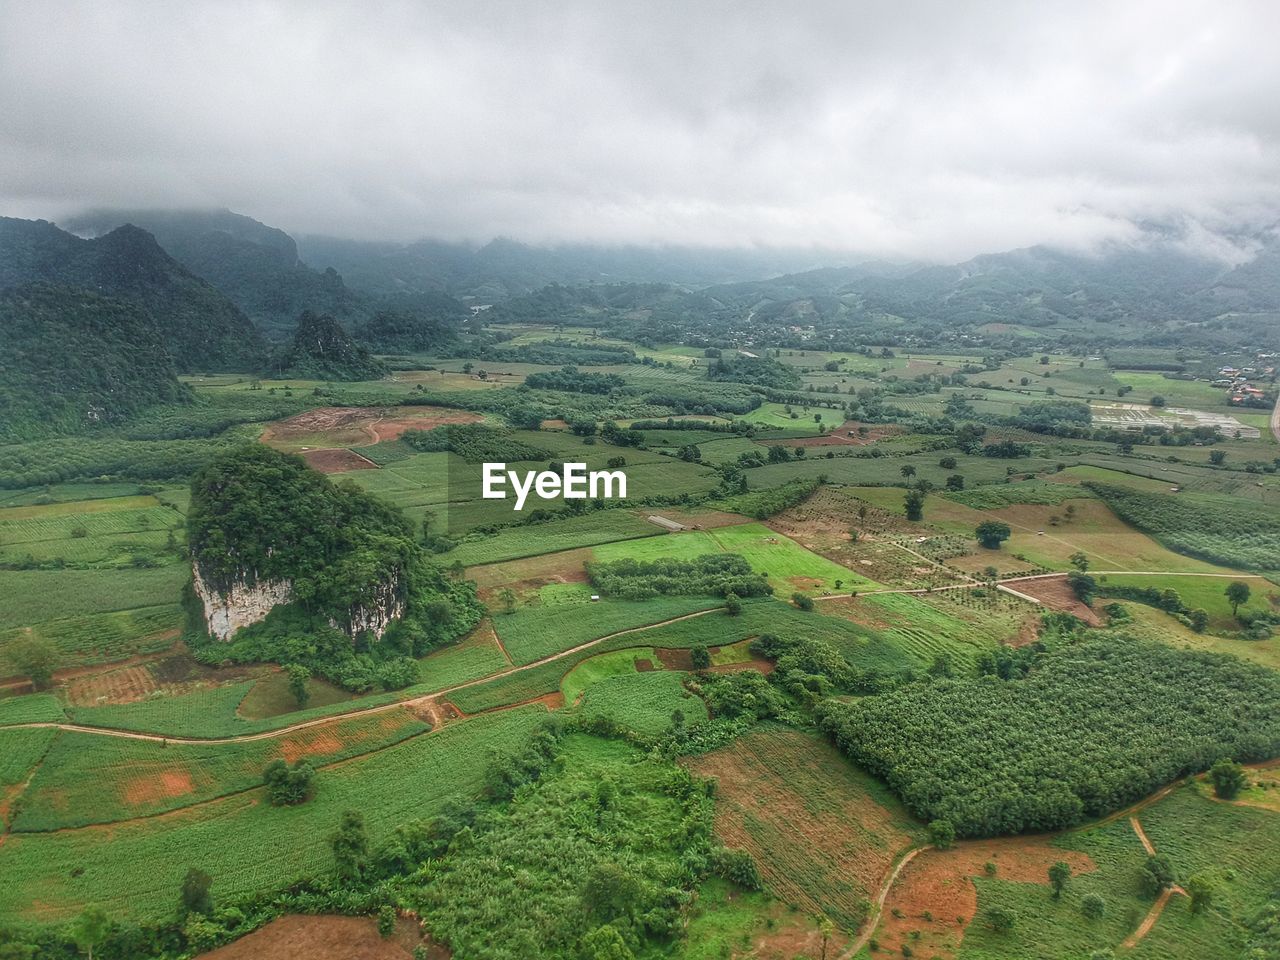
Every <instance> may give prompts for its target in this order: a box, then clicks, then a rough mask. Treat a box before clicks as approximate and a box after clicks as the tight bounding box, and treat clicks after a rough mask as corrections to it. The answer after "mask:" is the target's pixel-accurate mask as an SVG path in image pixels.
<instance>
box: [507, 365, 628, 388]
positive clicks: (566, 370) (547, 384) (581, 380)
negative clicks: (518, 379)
mask: <svg viewBox="0 0 1280 960" xmlns="http://www.w3.org/2000/svg"><path fill="white" fill-rule="evenodd" d="M524 385H525V386H526V387H528V388H529V389H531V390H562V391H564V392H565V393H608V392H609V391H610V390H617V389H619V388H620V387H623V386H626V381H625V380H623V379H622V378H621V377H620V376H618V375H617V374H616V373H588V372H586V371H583V370H579V369H578V368H577V367H574V366H566V367H561V368H560V369H559V370H545V371H543V372H541V373H531V374H529V376H527V377H525V381H524Z"/></svg>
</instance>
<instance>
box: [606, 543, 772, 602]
mask: <svg viewBox="0 0 1280 960" xmlns="http://www.w3.org/2000/svg"><path fill="white" fill-rule="evenodd" d="M587 575H588V576H589V577H590V578H591V582H592V583H594V584H595V585H596V586H597V587H598V588H599V589H600V592H601V593H604V594H607V595H609V596H614V597H623V598H625V599H628V600H643V599H647V598H649V597H659V596H676V595H688V596H694V595H700V594H711V595H713V596H724V595H726V594H729V593H733V594H736V595H737V596H739V597H763V596H766V595H768V594H770V593H772V592H773V587H771V586H770V585H769V583H768V581H767V580H765V578H764V577H763V576H761V575H760V574H758V573H755V572H754V571H752V569H751V564H749V563H748V562H747V561H746V560H745V559H744V558H743V557H742V556H741V555H739V554H736V553H711V554H707V555H706V556H702V557H694V558H693V559H691V560H683V559H680V558H677V557H662V558H660V559H657V560H633V559H631V558H623V559H621V560H610V561H608V562H605V563H588V564H587Z"/></svg>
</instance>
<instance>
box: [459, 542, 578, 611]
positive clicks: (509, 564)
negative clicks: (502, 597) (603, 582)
mask: <svg viewBox="0 0 1280 960" xmlns="http://www.w3.org/2000/svg"><path fill="white" fill-rule="evenodd" d="M590 559H591V548H590V547H580V548H578V549H576V550H563V551H561V552H560V553H549V554H546V555H544V556H540V557H526V558H524V559H522V560H507V561H505V562H503V563H489V564H485V565H483V566H478V567H470V568H468V570H467V576H468V577H469V578H470V579H472V580H474V581H475V582H476V586H477V587H479V588H480V597H481V599H484V600H486V602H488V598H491V597H492V596H494V595H495V594H496V593H497V592H498V591H499V590H501V589H502V588H503V587H510V588H511V589H512V590H514V591H515V592H516V593H520V592H521V591H533V590H537V589H539V588H541V587H545V586H546V585H547V584H549V583H585V582H586V580H587V571H586V566H585V565H586V563H587V561H589V560H590Z"/></svg>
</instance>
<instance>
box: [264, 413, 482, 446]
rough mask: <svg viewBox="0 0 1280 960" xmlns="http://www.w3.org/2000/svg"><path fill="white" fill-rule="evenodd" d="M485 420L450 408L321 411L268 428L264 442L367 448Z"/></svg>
mask: <svg viewBox="0 0 1280 960" xmlns="http://www.w3.org/2000/svg"><path fill="white" fill-rule="evenodd" d="M480 419H482V418H481V417H480V415H479V414H476V413H472V412H471V411H469V410H454V409H451V408H449V407H429V406H421V407H317V408H315V409H314V410H307V411H305V412H303V413H299V414H296V415H295V416H292V417H288V418H286V419H284V420H278V421H276V422H275V423H271V424H268V425H267V427H266V429H265V430H263V431H262V438H261V439H262V442H263V443H265V444H267V445H268V446H271V447H276V448H278V449H280V450H290V451H306V450H307V449H308V448H312V449H313V450H315V451H324V450H329V449H332V448H335V447H363V446H369V445H371V444H375V443H383V442H385V441H387V440H395V439H398V438H399V437H400V436H401V434H403V433H404V432H405V431H406V430H431V429H433V428H435V427H439V426H443V425H445V424H449V423H475V422H476V421H478V420H480Z"/></svg>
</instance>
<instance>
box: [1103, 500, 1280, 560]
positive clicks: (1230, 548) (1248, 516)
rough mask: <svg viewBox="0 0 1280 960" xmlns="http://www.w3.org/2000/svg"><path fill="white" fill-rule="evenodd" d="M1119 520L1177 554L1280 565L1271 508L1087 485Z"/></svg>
mask: <svg viewBox="0 0 1280 960" xmlns="http://www.w3.org/2000/svg"><path fill="white" fill-rule="evenodd" d="M1085 486H1087V487H1088V488H1089V489H1090V490H1092V491H1093V492H1094V493H1095V494H1097V495H1098V496H1099V497H1100V498H1101V499H1102V500H1103V501H1105V502H1106V504H1107V506H1108V507H1110V508H1111V509H1112V510H1114V511H1115V512H1116V514H1117V515H1118V516H1119V517H1120V519H1122V520H1124V521H1125V522H1126V523H1131V524H1133V526H1135V527H1137V528H1138V529H1139V530H1142V531H1144V532H1146V533H1149V534H1151V535H1152V536H1153V537H1155V538H1156V539H1157V540H1159V541H1160V542H1161V543H1164V544H1166V545H1167V546H1169V547H1172V548H1173V549H1174V550H1177V551H1178V552H1179V553H1185V554H1188V555H1189V556H1193V557H1199V558H1201V559H1202V560H1208V561H1209V562H1210V563H1221V564H1224V565H1226V566H1231V567H1237V568H1239V567H1244V568H1246V569H1251V570H1276V569H1280V512H1278V511H1276V509H1275V508H1274V507H1272V506H1269V505H1266V504H1261V503H1254V502H1252V501H1248V500H1240V499H1233V498H1230V497H1226V496H1213V495H1210V494H1200V493H1186V492H1184V493H1179V494H1176V495H1173V496H1170V495H1167V494H1151V493H1140V492H1138V491H1136V490H1130V489H1129V488H1127V487H1118V486H1112V485H1111V484H1105V483H1086V484H1085Z"/></svg>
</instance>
